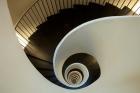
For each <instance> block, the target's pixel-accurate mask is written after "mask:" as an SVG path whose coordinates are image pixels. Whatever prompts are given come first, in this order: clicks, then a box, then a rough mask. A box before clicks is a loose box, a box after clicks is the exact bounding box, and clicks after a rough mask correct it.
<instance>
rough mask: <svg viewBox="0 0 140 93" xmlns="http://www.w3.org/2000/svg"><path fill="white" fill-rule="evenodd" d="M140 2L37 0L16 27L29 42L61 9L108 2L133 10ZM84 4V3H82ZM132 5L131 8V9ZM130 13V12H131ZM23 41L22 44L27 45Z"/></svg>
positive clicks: (119, 0) (125, 0)
mask: <svg viewBox="0 0 140 93" xmlns="http://www.w3.org/2000/svg"><path fill="white" fill-rule="evenodd" d="M138 1H139V0H136V1H133V0H129V1H128V0H123V1H121V0H98V1H97V0H88V1H86V3H85V2H84V0H78V1H77V0H75V1H73V0H70V1H69V0H37V1H35V2H34V3H33V4H32V5H31V7H30V8H28V9H27V11H26V12H25V13H24V14H23V16H22V17H21V18H20V19H19V21H18V22H17V24H16V26H15V30H16V33H18V34H19V35H20V36H21V37H18V38H22V39H24V41H26V42H27V43H28V42H29V39H28V38H29V37H30V36H31V35H32V34H33V33H34V32H35V31H36V30H37V29H36V27H37V26H39V25H40V24H42V23H43V22H45V21H47V17H48V16H51V15H54V14H56V13H58V12H59V10H60V9H64V8H72V7H73V5H74V4H84V3H85V4H88V3H89V2H94V3H98V4H102V5H105V3H106V2H108V3H110V4H112V5H114V6H116V7H118V8H121V9H122V8H123V7H124V6H127V7H129V8H130V9H131V10H132V9H133V8H134V7H135V5H136V4H137V3H138ZM81 2H82V3H81ZM130 5H131V7H130ZM139 10H140V8H139V7H138V8H137V9H136V10H135V11H134V12H133V13H132V14H131V15H135V14H136V12H137V11H139ZM129 12H130V11H129ZM22 39H20V40H21V42H22V43H25V42H24V41H23V40H22Z"/></svg>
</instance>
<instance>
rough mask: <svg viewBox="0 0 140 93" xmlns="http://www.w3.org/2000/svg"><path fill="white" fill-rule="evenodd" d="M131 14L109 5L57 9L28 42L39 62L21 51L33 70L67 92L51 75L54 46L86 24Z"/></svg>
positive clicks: (28, 50) (31, 55) (124, 8)
mask: <svg viewBox="0 0 140 93" xmlns="http://www.w3.org/2000/svg"><path fill="white" fill-rule="evenodd" d="M130 12H132V11H131V9H129V8H128V7H126V6H125V7H123V8H122V9H119V8H118V7H115V6H113V5H112V4H110V3H106V4H105V5H100V4H96V3H89V4H88V5H80V4H75V5H74V6H73V8H67V9H61V10H59V13H57V14H54V15H52V16H49V17H47V21H46V22H44V23H42V24H41V25H39V26H38V27H37V31H36V32H35V33H34V34H33V35H32V36H31V37H30V38H29V40H30V42H29V44H28V45H31V46H34V47H36V48H37V49H38V50H39V52H34V53H39V54H41V53H42V54H43V55H44V56H45V57H46V58H45V59H43V58H41V57H40V56H36V55H35V54H33V53H32V54H30V52H32V50H31V49H29V48H25V52H26V54H27V56H28V58H29V60H30V61H31V62H32V64H33V65H34V66H35V67H36V69H37V70H38V71H39V72H40V73H41V74H42V75H43V76H44V77H46V78H47V79H48V80H50V81H51V82H53V83H55V84H57V85H59V86H62V87H65V88H67V87H66V86H65V85H63V84H61V83H60V82H59V81H58V80H57V78H56V76H55V74H54V71H53V55H54V51H55V48H56V46H57V45H58V43H59V42H60V41H61V39H62V38H63V37H64V36H65V35H66V34H67V33H68V32H70V31H71V30H72V29H74V28H75V27H77V26H79V25H80V24H82V23H85V22H87V21H90V20H94V19H98V18H102V17H108V16H122V15H128V14H129V13H130Z"/></svg>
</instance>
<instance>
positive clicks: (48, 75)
mask: <svg viewBox="0 0 140 93" xmlns="http://www.w3.org/2000/svg"><path fill="white" fill-rule="evenodd" d="M39 72H40V73H41V74H42V75H43V76H44V77H46V78H50V77H54V76H55V75H54V72H53V70H52V71H48V70H40V71H39Z"/></svg>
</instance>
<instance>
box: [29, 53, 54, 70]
mask: <svg viewBox="0 0 140 93" xmlns="http://www.w3.org/2000/svg"><path fill="white" fill-rule="evenodd" d="M27 57H28V58H29V60H30V61H31V62H32V64H33V65H34V66H35V67H36V68H42V69H50V70H52V69H53V65H52V63H50V62H49V61H46V60H42V59H39V58H37V57H34V56H31V55H27Z"/></svg>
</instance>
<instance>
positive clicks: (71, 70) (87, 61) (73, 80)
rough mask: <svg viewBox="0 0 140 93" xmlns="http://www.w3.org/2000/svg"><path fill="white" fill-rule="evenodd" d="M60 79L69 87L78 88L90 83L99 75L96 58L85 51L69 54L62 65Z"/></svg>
mask: <svg viewBox="0 0 140 93" xmlns="http://www.w3.org/2000/svg"><path fill="white" fill-rule="evenodd" d="M60 74H62V79H61V80H62V81H63V82H62V81H61V80H60V79H59V78H58V80H60V82H61V83H62V84H64V85H65V86H66V87H67V88H69V89H79V88H83V87H86V86H88V85H90V84H92V83H93V82H94V81H96V80H97V79H98V78H99V77H100V67H99V64H98V62H97V60H96V59H95V58H94V57H93V56H91V55H89V54H87V53H76V54H73V55H71V56H69V57H68V58H67V59H66V60H65V61H64V64H63V65H62V73H60Z"/></svg>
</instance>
